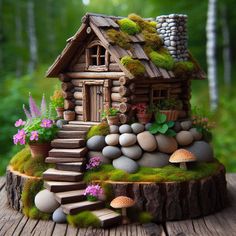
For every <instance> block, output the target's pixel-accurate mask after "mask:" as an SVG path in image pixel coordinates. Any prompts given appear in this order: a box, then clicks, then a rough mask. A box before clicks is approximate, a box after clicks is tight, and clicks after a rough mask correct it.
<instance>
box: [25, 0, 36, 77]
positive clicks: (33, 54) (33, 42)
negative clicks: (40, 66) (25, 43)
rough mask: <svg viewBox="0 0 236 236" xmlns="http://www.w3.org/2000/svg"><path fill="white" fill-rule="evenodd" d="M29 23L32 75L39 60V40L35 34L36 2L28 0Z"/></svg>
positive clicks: (30, 71)
mask: <svg viewBox="0 0 236 236" xmlns="http://www.w3.org/2000/svg"><path fill="white" fill-rule="evenodd" d="M27 21H28V38H29V63H28V72H29V73H30V74H31V73H32V72H33V71H34V69H35V67H36V63H37V60H38V50H37V38H36V34H35V15H34V0H28V2H27Z"/></svg>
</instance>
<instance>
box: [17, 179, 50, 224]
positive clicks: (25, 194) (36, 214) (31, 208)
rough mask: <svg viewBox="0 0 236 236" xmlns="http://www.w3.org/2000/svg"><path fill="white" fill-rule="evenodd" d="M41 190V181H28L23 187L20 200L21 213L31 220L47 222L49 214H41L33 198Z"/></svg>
mask: <svg viewBox="0 0 236 236" xmlns="http://www.w3.org/2000/svg"><path fill="white" fill-rule="evenodd" d="M42 189H43V180H38V179H34V180H28V181H27V182H26V183H25V184H24V187H23V190H22V194H21V198H22V204H23V213H24V215H26V216H27V217H30V218H33V219H42V220H49V219H50V217H51V214H47V213H43V212H41V211H39V210H38V209H37V208H36V206H35V204H34V198H35V196H36V194H37V193H38V192H40V191H41V190H42Z"/></svg>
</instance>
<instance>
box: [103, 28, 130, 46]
mask: <svg viewBox="0 0 236 236" xmlns="http://www.w3.org/2000/svg"><path fill="white" fill-rule="evenodd" d="M107 36H108V37H109V38H110V39H111V40H112V42H113V43H114V44H116V45H118V46H120V47H121V48H124V49H126V50H128V49H130V48H131V44H130V38H129V35H128V34H127V33H125V32H122V31H118V30H115V29H109V30H107Z"/></svg>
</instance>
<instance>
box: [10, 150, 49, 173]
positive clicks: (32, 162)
mask: <svg viewBox="0 0 236 236" xmlns="http://www.w3.org/2000/svg"><path fill="white" fill-rule="evenodd" d="M10 165H11V166H12V168H13V170H16V171H19V172H21V173H23V174H26V175H29V176H36V177H41V176H42V174H43V172H44V171H46V170H47V169H48V168H53V167H54V164H47V163H45V162H44V158H42V157H40V156H39V157H34V158H32V157H31V154H30V149H29V147H25V148H24V149H22V150H21V151H20V152H18V153H17V154H16V155H15V156H14V157H13V158H12V159H11V161H10Z"/></svg>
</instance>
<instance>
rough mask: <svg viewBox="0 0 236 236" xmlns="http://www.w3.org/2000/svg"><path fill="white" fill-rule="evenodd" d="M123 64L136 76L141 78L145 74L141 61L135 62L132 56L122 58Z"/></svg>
mask: <svg viewBox="0 0 236 236" xmlns="http://www.w3.org/2000/svg"><path fill="white" fill-rule="evenodd" d="M121 64H122V65H124V66H125V67H126V68H127V70H129V71H130V73H131V74H132V75H134V76H137V77H140V76H143V75H144V73H145V67H144V65H143V64H142V63H141V62H140V61H139V60H135V59H133V58H132V57H130V56H124V57H122V58H121Z"/></svg>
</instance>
